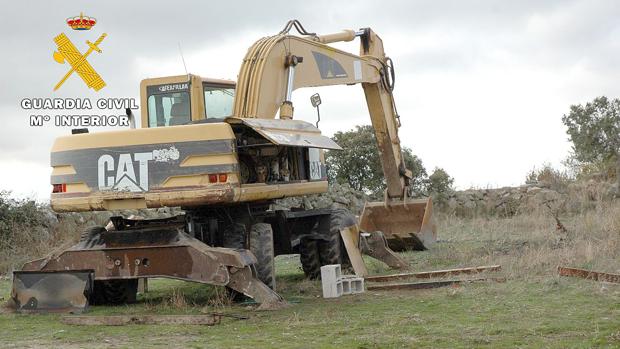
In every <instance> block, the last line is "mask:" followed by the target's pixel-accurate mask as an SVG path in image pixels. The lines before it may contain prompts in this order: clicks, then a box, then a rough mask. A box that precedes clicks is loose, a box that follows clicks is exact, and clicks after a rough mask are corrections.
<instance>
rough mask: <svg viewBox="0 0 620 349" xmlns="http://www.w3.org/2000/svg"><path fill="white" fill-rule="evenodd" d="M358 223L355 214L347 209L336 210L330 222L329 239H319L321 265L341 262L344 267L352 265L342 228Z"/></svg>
mask: <svg viewBox="0 0 620 349" xmlns="http://www.w3.org/2000/svg"><path fill="white" fill-rule="evenodd" d="M354 224H356V220H355V216H353V214H352V213H351V212H349V211H348V210H345V209H337V210H334V211H333V212H332V214H331V219H330V224H329V241H323V240H319V257H320V259H321V265H327V264H341V265H342V266H343V268H346V267H347V266H350V264H351V262H350V261H349V256H348V255H347V252H346V249H345V247H344V242H343V241H342V238H341V237H340V230H341V229H342V228H346V227H350V226H351V225H354Z"/></svg>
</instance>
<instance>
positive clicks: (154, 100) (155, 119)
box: [148, 92, 190, 127]
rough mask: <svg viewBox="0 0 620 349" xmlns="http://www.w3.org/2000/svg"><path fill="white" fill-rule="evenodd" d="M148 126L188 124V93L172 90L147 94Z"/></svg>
mask: <svg viewBox="0 0 620 349" xmlns="http://www.w3.org/2000/svg"><path fill="white" fill-rule="evenodd" d="M148 109H149V127H158V126H174V125H184V124H188V123H189V121H190V113H189V110H190V108H189V93H188V92H173V93H162V94H156V95H151V96H149V99H148Z"/></svg>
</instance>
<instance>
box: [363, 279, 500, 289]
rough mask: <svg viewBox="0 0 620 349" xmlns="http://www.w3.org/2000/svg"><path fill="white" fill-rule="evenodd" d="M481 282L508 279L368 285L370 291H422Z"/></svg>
mask: <svg viewBox="0 0 620 349" xmlns="http://www.w3.org/2000/svg"><path fill="white" fill-rule="evenodd" d="M480 281H495V282H505V281H506V278H475V279H452V280H438V281H422V282H404V283H395V284H378V285H368V287H367V288H368V290H369V291H377V290H394V289H400V290H405V289H406V290H421V289H428V288H438V287H445V286H451V285H455V284H461V283H470V282H480Z"/></svg>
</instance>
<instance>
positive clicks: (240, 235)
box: [222, 223, 246, 249]
mask: <svg viewBox="0 0 620 349" xmlns="http://www.w3.org/2000/svg"><path fill="white" fill-rule="evenodd" d="M245 236H246V231H245V225H243V224H241V223H231V224H230V225H228V226H227V227H226V228H225V229H224V232H223V234H222V247H228V248H236V249H243V248H245V246H246V244H245V241H246V240H245Z"/></svg>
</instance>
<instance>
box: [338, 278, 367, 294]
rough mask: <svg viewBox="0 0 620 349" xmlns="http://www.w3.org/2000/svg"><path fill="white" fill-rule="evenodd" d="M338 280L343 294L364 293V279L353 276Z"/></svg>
mask: <svg viewBox="0 0 620 349" xmlns="http://www.w3.org/2000/svg"><path fill="white" fill-rule="evenodd" d="M340 280H341V281H342V293H343V294H355V293H362V292H364V291H365V289H364V278H361V277H357V276H354V275H344V276H343V277H342V278H341V279H340Z"/></svg>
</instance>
